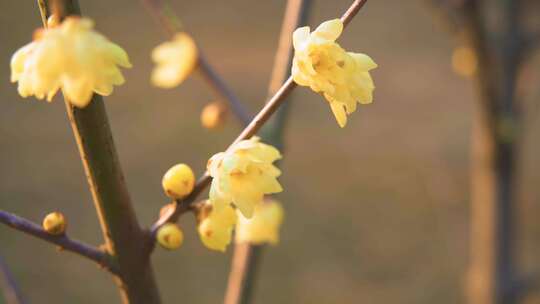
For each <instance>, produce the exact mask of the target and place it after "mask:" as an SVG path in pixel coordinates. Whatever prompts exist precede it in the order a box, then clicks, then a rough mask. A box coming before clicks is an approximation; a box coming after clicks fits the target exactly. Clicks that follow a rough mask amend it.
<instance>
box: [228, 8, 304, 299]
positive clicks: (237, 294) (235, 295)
mask: <svg viewBox="0 0 540 304" xmlns="http://www.w3.org/2000/svg"><path fill="white" fill-rule="evenodd" d="M311 3H312V1H311V0H288V1H287V7H286V9H285V16H284V18H283V22H282V25H281V33H280V36H279V44H278V48H277V51H276V57H275V60H274V67H273V70H272V76H271V77H270V83H269V85H268V95H269V96H272V95H273V94H275V92H276V91H277V90H278V89H279V86H280V85H281V84H282V83H283V82H284V81H285V80H286V79H287V77H288V76H289V73H290V69H291V65H292V59H293V56H294V49H293V45H292V39H291V37H292V35H293V32H294V30H295V29H297V28H298V27H300V26H302V25H305V24H306V23H307V17H308V11H309V10H310V7H311ZM289 107H290V102H288V103H285V104H283V105H282V106H281V107H280V108H279V110H278V111H277V112H276V113H275V115H274V116H273V117H272V119H271V120H270V121H269V122H268V123H267V124H266V125H265V126H264V127H263V129H262V130H261V135H262V138H263V140H264V141H265V142H267V143H269V144H271V145H273V146H275V147H277V148H278V149H279V150H280V151H282V153H283V151H284V144H283V137H284V131H285V123H286V120H287V113H288V108H289ZM263 251H264V245H252V244H250V243H241V244H235V245H234V254H233V258H232V264H231V270H230V273H229V279H228V282H227V290H226V293H225V301H224V303H225V304H237V303H249V302H250V301H251V299H252V297H253V293H254V290H255V285H256V279H257V274H258V271H259V266H260V263H261V260H262V255H263V253H264V252H263Z"/></svg>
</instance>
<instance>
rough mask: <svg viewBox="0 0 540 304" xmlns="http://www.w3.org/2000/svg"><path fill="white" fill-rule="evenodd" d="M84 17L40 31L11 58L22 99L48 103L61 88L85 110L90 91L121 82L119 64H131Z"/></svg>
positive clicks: (102, 91)
mask: <svg viewBox="0 0 540 304" xmlns="http://www.w3.org/2000/svg"><path fill="white" fill-rule="evenodd" d="M93 27H94V22H93V21H92V20H90V19H88V18H79V17H68V18H66V20H65V21H64V22H62V23H61V24H60V25H59V26H56V27H53V28H48V29H40V30H38V31H37V32H36V34H35V35H34V41H33V42H31V43H29V44H27V45H26V46H24V47H22V48H21V49H19V50H18V51H17V52H16V53H15V54H14V55H13V57H12V58H11V81H12V82H18V91H19V94H20V95H21V96H22V97H28V96H32V95H35V96H36V97H37V98H38V99H43V98H45V97H46V98H47V100H48V101H51V99H52V97H53V96H54V95H55V94H56V92H57V91H58V90H59V89H61V90H62V91H63V93H64V95H65V96H66V98H67V99H68V100H69V102H71V103H72V104H73V105H75V106H77V107H80V108H83V107H85V106H86V105H88V104H89V103H90V101H91V99H92V94H93V93H94V92H95V93H98V94H100V95H104V96H108V95H110V94H111V93H112V91H113V85H121V84H123V83H124V77H123V76H122V73H121V72H120V69H119V68H118V66H121V67H125V68H128V67H131V63H130V62H129V59H128V56H127V54H126V52H125V51H124V50H123V49H122V48H121V47H120V46H118V45H116V44H114V43H112V42H110V41H109V40H108V39H107V38H105V37H104V36H103V35H101V34H99V33H98V32H96V31H94V30H93Z"/></svg>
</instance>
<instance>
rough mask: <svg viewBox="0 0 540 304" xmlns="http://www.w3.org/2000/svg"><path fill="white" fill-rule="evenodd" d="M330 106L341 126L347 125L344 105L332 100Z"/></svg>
mask: <svg viewBox="0 0 540 304" xmlns="http://www.w3.org/2000/svg"><path fill="white" fill-rule="evenodd" d="M330 108H331V109H332V112H333V113H334V116H335V117H336V120H337V122H338V124H339V126H340V127H342V128H343V127H345V125H346V124H347V114H346V113H345V109H344V108H343V105H342V104H340V103H338V102H330Z"/></svg>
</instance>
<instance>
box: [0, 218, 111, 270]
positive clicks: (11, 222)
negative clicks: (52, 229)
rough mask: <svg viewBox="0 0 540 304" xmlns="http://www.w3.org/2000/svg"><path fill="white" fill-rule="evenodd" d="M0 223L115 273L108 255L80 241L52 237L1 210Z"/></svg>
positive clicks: (28, 222) (58, 236)
mask: <svg viewBox="0 0 540 304" xmlns="http://www.w3.org/2000/svg"><path fill="white" fill-rule="evenodd" d="M0 223H2V224H4V225H7V226H9V227H11V228H13V229H15V230H18V231H21V232H24V233H26V234H29V235H32V236H34V237H36V238H38V239H42V240H44V241H46V242H49V243H52V244H54V245H57V246H58V247H60V248H61V249H63V250H66V251H69V252H73V253H76V254H78V255H80V256H83V257H85V258H88V259H90V260H92V261H94V262H96V263H98V264H99V265H100V266H101V267H103V268H105V269H107V270H109V271H111V272H112V273H115V274H116V273H117V267H116V264H115V263H114V259H113V258H112V257H111V256H110V255H109V254H107V253H105V252H103V251H102V250H99V249H98V248H95V247H93V246H90V245H87V244H85V243H83V242H81V241H77V240H74V239H71V238H69V237H68V236H67V235H66V234H62V235H52V234H50V233H48V232H47V231H45V230H43V228H42V227H41V226H39V225H38V224H35V223H33V222H32V221H29V220H27V219H24V218H22V217H19V216H17V215H15V214H11V213H8V212H5V211H2V210H0Z"/></svg>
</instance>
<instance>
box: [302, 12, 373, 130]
mask: <svg viewBox="0 0 540 304" xmlns="http://www.w3.org/2000/svg"><path fill="white" fill-rule="evenodd" d="M342 30H343V23H342V22H341V20H339V19H334V20H329V21H326V22H324V23H322V24H321V25H319V27H317V29H316V30H315V31H313V32H312V33H310V29H309V27H307V26H306V27H301V28H298V29H297V30H295V31H294V34H293V44H294V50H295V53H294V59H293V65H292V76H293V79H294V81H295V82H296V83H297V84H298V85H301V86H308V87H310V88H311V89H312V90H313V91H315V92H317V93H321V94H323V95H324V97H325V98H326V100H327V101H328V103H329V104H330V108H331V109H332V112H333V113H334V116H335V117H336V120H337V122H338V124H339V126H340V127H344V126H345V125H346V124H347V114H351V113H352V112H354V111H356V103H357V102H359V103H361V104H367V103H371V102H372V100H373V97H372V94H373V89H374V88H375V86H374V85H373V80H372V79H371V76H370V74H369V71H370V70H371V69H374V68H375V67H377V64H375V62H374V61H373V60H372V59H371V58H370V57H369V56H367V55H365V54H359V53H352V52H346V51H345V50H344V49H343V48H342V47H341V46H340V45H339V44H337V43H336V42H335V40H336V39H337V38H338V37H339V36H340V35H341V32H342Z"/></svg>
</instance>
